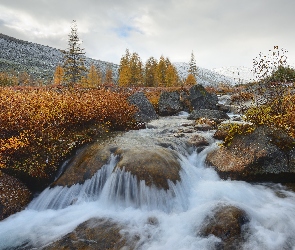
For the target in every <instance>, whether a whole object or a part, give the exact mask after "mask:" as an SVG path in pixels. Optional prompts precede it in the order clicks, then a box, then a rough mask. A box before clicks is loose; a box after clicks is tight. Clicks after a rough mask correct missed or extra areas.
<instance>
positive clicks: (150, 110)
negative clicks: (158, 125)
mask: <svg viewBox="0 0 295 250" xmlns="http://www.w3.org/2000/svg"><path fill="white" fill-rule="evenodd" d="M128 101H129V102H130V103H131V104H133V105H135V106H136V107H137V108H138V112H137V113H136V114H135V119H136V120H137V121H139V122H149V121H151V120H154V119H158V115H157V114H156V111H155V109H154V107H153V105H152V104H151V103H150V101H149V100H148V99H147V98H146V96H145V94H144V93H143V92H137V93H135V94H133V95H131V96H130V97H129V98H128Z"/></svg>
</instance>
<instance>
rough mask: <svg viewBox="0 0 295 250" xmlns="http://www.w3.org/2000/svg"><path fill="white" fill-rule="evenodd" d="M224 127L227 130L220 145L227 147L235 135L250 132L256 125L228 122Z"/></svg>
mask: <svg viewBox="0 0 295 250" xmlns="http://www.w3.org/2000/svg"><path fill="white" fill-rule="evenodd" d="M224 128H225V129H226V130H227V131H226V136H225V139H224V142H223V143H222V145H223V146H226V147H228V146H230V145H231V143H232V140H233V138H234V137H235V136H236V135H247V134H251V133H252V132H253V131H254V130H255V129H256V126H255V125H254V124H249V123H230V124H228V125H227V126H226V127H224Z"/></svg>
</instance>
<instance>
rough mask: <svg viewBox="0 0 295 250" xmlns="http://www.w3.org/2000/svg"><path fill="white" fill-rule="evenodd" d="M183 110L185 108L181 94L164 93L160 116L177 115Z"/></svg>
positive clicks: (160, 105)
mask: <svg viewBox="0 0 295 250" xmlns="http://www.w3.org/2000/svg"><path fill="white" fill-rule="evenodd" d="M183 110H184V108H183V105H182V103H181V100H180V94H179V93H178V92H177V91H174V92H166V91H165V92H162V94H161V96H160V100H159V115H161V116H169V115H175V114H177V113H179V112H180V111H183Z"/></svg>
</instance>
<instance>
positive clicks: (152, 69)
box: [144, 57, 158, 87]
mask: <svg viewBox="0 0 295 250" xmlns="http://www.w3.org/2000/svg"><path fill="white" fill-rule="evenodd" d="M157 66H158V62H157V60H156V59H155V58H154V57H150V58H149V59H148V60H147V62H146V64H145V69H144V82H145V86H146V87H156V86H157Z"/></svg>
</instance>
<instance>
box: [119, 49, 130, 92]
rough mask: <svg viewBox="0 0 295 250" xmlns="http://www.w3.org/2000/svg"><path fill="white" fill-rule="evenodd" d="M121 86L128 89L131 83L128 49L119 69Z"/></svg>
mask: <svg viewBox="0 0 295 250" xmlns="http://www.w3.org/2000/svg"><path fill="white" fill-rule="evenodd" d="M118 81H119V86H122V87H126V86H129V85H130V82H131V68H130V53H129V50H128V49H126V53H125V55H124V56H122V58H121V60H120V67H119V80H118Z"/></svg>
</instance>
